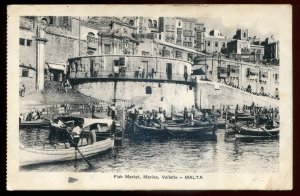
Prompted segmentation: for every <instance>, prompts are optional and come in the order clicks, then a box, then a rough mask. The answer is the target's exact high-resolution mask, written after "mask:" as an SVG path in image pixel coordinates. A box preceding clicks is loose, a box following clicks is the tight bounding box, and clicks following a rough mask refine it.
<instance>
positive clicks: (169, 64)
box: [167, 63, 172, 80]
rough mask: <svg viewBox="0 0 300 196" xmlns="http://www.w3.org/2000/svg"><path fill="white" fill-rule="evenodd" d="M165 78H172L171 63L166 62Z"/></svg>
mask: <svg viewBox="0 0 300 196" xmlns="http://www.w3.org/2000/svg"><path fill="white" fill-rule="evenodd" d="M167 79H168V80H172V64H171V63H167Z"/></svg>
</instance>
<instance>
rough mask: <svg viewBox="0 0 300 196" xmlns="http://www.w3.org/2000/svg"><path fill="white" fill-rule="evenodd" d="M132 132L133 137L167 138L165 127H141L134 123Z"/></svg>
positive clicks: (167, 133)
mask: <svg viewBox="0 0 300 196" xmlns="http://www.w3.org/2000/svg"><path fill="white" fill-rule="evenodd" d="M133 132H134V134H135V135H139V136H147V137H168V136H169V132H168V131H166V130H165V127H163V126H161V127H154V126H151V127H150V126H149V127H148V126H143V125H139V124H137V123H134V129H133Z"/></svg>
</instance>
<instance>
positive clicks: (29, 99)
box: [19, 91, 101, 113]
mask: <svg viewBox="0 0 300 196" xmlns="http://www.w3.org/2000/svg"><path fill="white" fill-rule="evenodd" d="M94 102H101V101H100V100H98V99H95V98H92V97H89V96H86V95H83V94H80V93H74V92H68V93H61V92H48V93H42V92H40V91H37V92H33V93H30V94H26V95H25V96H24V97H20V99H19V106H20V113H23V112H28V111H30V110H32V109H33V108H34V107H35V106H42V105H45V106H46V105H61V104H84V103H94Z"/></svg>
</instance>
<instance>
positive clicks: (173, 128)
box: [165, 122, 215, 136]
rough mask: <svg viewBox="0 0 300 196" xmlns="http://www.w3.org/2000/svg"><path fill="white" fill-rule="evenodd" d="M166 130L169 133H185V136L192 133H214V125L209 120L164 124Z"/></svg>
mask: <svg viewBox="0 0 300 196" xmlns="http://www.w3.org/2000/svg"><path fill="white" fill-rule="evenodd" d="M165 128H166V130H167V131H168V132H169V133H170V134H171V135H173V136H174V135H185V136H193V135H205V134H211V135H214V134H215V125H214V124H213V123H210V122H200V123H194V124H191V123H188V124H177V125H176V124H172V125H168V124H166V125H165Z"/></svg>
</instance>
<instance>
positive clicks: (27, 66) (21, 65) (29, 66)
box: [19, 63, 35, 70]
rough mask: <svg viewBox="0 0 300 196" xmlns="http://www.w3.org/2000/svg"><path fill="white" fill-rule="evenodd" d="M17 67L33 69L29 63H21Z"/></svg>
mask: <svg viewBox="0 0 300 196" xmlns="http://www.w3.org/2000/svg"><path fill="white" fill-rule="evenodd" d="M19 67H23V68H27V69H32V70H35V68H34V67H33V66H32V65H31V64H28V65H25V64H24V63H22V64H20V65H19Z"/></svg>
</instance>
